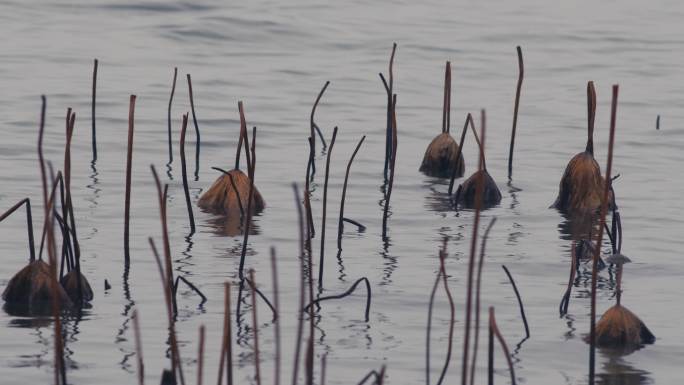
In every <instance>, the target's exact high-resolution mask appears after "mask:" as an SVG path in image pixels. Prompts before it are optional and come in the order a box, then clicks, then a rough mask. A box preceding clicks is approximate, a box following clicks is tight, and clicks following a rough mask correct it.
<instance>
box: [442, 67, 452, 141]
mask: <svg viewBox="0 0 684 385" xmlns="http://www.w3.org/2000/svg"><path fill="white" fill-rule="evenodd" d="M450 128H451V62H449V61H447V62H446V67H445V69H444V104H443V106H442V133H443V134H445V133H446V134H448V133H449V131H450Z"/></svg>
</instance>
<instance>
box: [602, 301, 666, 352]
mask: <svg viewBox="0 0 684 385" xmlns="http://www.w3.org/2000/svg"><path fill="white" fill-rule="evenodd" d="M653 342H655V336H654V335H653V333H651V331H650V330H648V328H647V327H646V325H644V323H643V322H642V321H641V320H640V319H639V317H637V316H636V315H635V314H634V313H632V312H631V311H630V310H629V309H627V308H626V307H624V306H622V305H615V306H613V307H611V308H610V309H608V310H607V311H606V312H605V313H603V316H601V319H600V320H599V322H598V323H597V324H596V345H597V346H599V347H605V348H627V349H630V348H631V349H634V348H638V347H640V346H641V345H643V344H652V343H653Z"/></svg>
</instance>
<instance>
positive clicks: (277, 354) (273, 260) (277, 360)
mask: <svg viewBox="0 0 684 385" xmlns="http://www.w3.org/2000/svg"><path fill="white" fill-rule="evenodd" d="M271 280H272V281H273V305H274V307H275V312H276V314H278V313H279V312H280V301H279V299H278V269H277V264H276V251H275V247H271ZM274 323H275V325H274V329H273V331H274V334H275V365H274V371H275V373H274V378H275V381H274V383H275V385H280V356H281V349H280V320H279V319H276V320H274Z"/></svg>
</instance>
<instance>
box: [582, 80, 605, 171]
mask: <svg viewBox="0 0 684 385" xmlns="http://www.w3.org/2000/svg"><path fill="white" fill-rule="evenodd" d="M595 118H596V89H595V88H594V82H588V83H587V149H586V151H587V152H588V153H590V154H591V155H592V156H593V155H594V120H595ZM606 180H607V179H606Z"/></svg>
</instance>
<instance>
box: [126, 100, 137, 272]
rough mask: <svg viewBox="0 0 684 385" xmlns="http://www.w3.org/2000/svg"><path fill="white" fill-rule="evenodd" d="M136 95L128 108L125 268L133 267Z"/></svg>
mask: <svg viewBox="0 0 684 385" xmlns="http://www.w3.org/2000/svg"><path fill="white" fill-rule="evenodd" d="M135 99H136V96H135V95H131V98H130V104H129V107H128V150H127V152H126V198H125V202H124V267H125V268H126V269H128V267H129V266H130V265H131V252H130V246H129V245H130V242H129V237H130V231H129V226H130V221H131V175H132V167H133V129H134V125H133V123H134V117H135Z"/></svg>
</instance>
